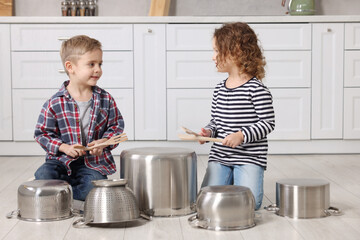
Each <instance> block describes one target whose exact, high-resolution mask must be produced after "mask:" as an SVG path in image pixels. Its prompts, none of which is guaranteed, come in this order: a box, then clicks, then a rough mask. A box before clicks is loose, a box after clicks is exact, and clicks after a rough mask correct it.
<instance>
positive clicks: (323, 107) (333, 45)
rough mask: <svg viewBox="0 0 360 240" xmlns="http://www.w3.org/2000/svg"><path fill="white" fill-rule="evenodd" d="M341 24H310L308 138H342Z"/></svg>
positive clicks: (342, 55)
mask: <svg viewBox="0 0 360 240" xmlns="http://www.w3.org/2000/svg"><path fill="white" fill-rule="evenodd" d="M343 33H344V24H342V23H319V24H313V49H312V103H311V108H312V123H311V130H312V131H311V138H312V139H341V138H342V137H343V131H342V129H343V115H342V113H343V86H344V80H343V73H344V70H343V64H344V47H343V46H344V34H343Z"/></svg>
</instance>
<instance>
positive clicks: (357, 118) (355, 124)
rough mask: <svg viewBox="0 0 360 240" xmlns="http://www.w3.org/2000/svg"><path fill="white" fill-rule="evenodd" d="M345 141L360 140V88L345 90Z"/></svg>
mask: <svg viewBox="0 0 360 240" xmlns="http://www.w3.org/2000/svg"><path fill="white" fill-rule="evenodd" d="M344 139H360V88H345V89H344Z"/></svg>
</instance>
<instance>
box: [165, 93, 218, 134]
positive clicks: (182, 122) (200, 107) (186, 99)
mask: <svg viewBox="0 0 360 240" xmlns="http://www.w3.org/2000/svg"><path fill="white" fill-rule="evenodd" d="M212 95H213V89H168V90H167V120H168V121H167V139H168V140H179V138H178V136H177V134H178V133H184V132H183V131H182V130H181V129H180V127H181V126H184V127H188V128H190V129H192V130H194V131H196V132H197V131H199V130H200V128H202V127H205V126H206V124H208V123H209V122H210V120H211V99H212Z"/></svg>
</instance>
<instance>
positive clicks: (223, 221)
mask: <svg viewBox="0 0 360 240" xmlns="http://www.w3.org/2000/svg"><path fill="white" fill-rule="evenodd" d="M254 208H255V200H254V196H253V194H252V193H251V190H250V189H249V188H247V187H242V186H234V185H227V186H208V187H204V188H202V189H201V191H200V193H199V196H198V198H197V201H196V209H197V214H196V215H194V216H192V217H190V218H189V223H190V225H191V226H193V227H200V228H205V229H210V230H240V229H246V228H250V227H253V226H255V221H254V218H255V211H254Z"/></svg>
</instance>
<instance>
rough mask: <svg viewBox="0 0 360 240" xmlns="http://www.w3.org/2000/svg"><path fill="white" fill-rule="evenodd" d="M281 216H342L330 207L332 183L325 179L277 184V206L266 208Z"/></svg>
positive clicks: (304, 179) (289, 181)
mask: <svg viewBox="0 0 360 240" xmlns="http://www.w3.org/2000/svg"><path fill="white" fill-rule="evenodd" d="M265 208H266V209H267V210H269V211H275V213H276V214H277V215H279V216H283V217H290V218H321V217H326V216H330V215H341V214H342V212H341V210H340V209H338V208H336V207H332V206H330V183H329V182H327V181H325V180H323V179H306V178H291V179H282V180H279V181H278V182H276V204H273V205H270V206H268V207H265Z"/></svg>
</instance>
